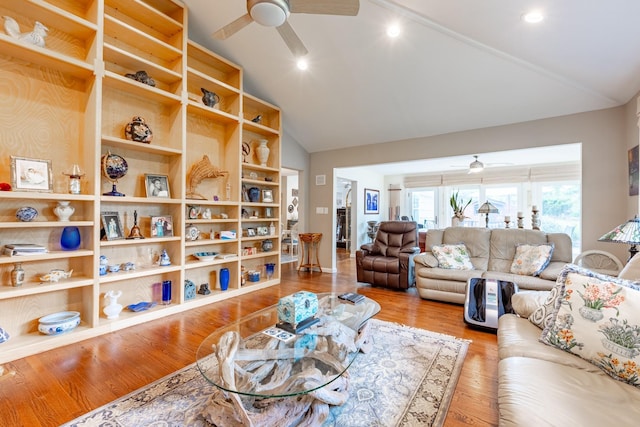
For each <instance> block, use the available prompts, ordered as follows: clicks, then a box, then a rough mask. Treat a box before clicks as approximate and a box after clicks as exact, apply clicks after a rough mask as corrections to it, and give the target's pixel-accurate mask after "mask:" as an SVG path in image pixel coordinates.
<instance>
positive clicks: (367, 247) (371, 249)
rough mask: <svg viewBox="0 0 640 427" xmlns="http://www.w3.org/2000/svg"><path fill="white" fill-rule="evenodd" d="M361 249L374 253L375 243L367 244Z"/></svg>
mask: <svg viewBox="0 0 640 427" xmlns="http://www.w3.org/2000/svg"><path fill="white" fill-rule="evenodd" d="M360 249H362V250H363V251H368V252H373V243H365V244H364V245H362V246H360Z"/></svg>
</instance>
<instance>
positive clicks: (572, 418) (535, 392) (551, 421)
mask: <svg viewBox="0 0 640 427" xmlns="http://www.w3.org/2000/svg"><path fill="white" fill-rule="evenodd" d="M636 258H638V259H637V260H635V259H634V260H635V264H636V265H630V264H627V266H626V267H625V269H624V270H623V271H622V272H621V273H620V276H619V278H623V279H627V280H637V279H638V278H640V274H638V273H639V271H638V270H640V257H636ZM574 267H576V266H567V269H572V268H574ZM563 274H564V273H563ZM589 274H590V273H589ZM594 277H596V279H591V278H590V279H588V280H595V281H597V280H604V281H607V280H609V279H606V278H604V279H603V276H599V275H594ZM570 280H571V281H573V282H577V280H575V273H574V276H573V277H571V279H570ZM585 280H586V279H585ZM614 280H615V279H614ZM561 281H562V278H561V279H560V280H559V281H558V282H561ZM567 283H569V281H567ZM637 285H638V282H634V283H633V284H632V286H636V289H639V288H640V287H638V286H637ZM567 286H569V285H567ZM572 286H573V285H572ZM557 289H558V288H557V287H556V289H554V291H552V292H546V293H544V292H539V291H532V292H526V291H525V292H520V293H518V294H517V296H514V297H513V304H514V309H515V310H516V313H517V314H505V315H503V316H501V317H500V319H499V321H498V332H497V334H498V356H499V360H500V361H499V363H498V406H499V425H500V426H503V427H527V426H532V427H534V426H535V427H538V426H580V427H591V426H594V427H596V426H597V427H602V426H634V425H638V422H639V420H640V405H639V403H640V388H639V387H638V386H634V385H632V384H627V383H626V382H624V381H621V380H619V379H618V378H612V376H609V375H608V374H607V373H606V372H605V369H606V367H605V368H601V367H599V366H598V363H599V362H600V360H602V359H605V358H607V357H609V358H611V357H613V358H615V359H617V360H618V363H617V364H618V365H619V366H618V367H620V368H622V367H624V370H625V371H627V374H625V375H624V376H628V377H633V376H636V378H637V375H638V372H639V371H640V368H638V366H640V354H639V353H640V352H638V351H636V352H635V356H631V359H628V358H626V357H625V356H620V354H624V353H619V352H616V351H615V350H610V349H611V347H604V348H603V349H601V348H598V347H597V346H598V345H599V344H600V343H601V342H604V341H605V339H604V337H603V334H601V333H599V332H600V331H601V330H602V328H603V327H604V326H606V324H607V323H608V322H611V320H609V318H613V319H616V321H621V320H622V319H626V320H628V321H629V324H634V325H636V324H637V322H638V321H640V316H639V315H638V313H637V307H638V305H639V304H640V296H639V295H640V291H638V290H625V292H623V293H622V294H621V295H624V304H630V305H629V306H625V305H623V304H622V303H621V304H620V305H619V306H618V307H617V308H619V311H617V312H616V309H614V308H609V309H606V308H605V309H603V310H604V311H606V314H605V315H604V317H603V319H601V320H600V321H597V322H593V321H592V319H589V321H585V320H582V319H580V314H578V313H579V311H580V310H579V309H580V308H581V306H582V301H581V298H574V299H573V301H572V300H571V298H569V299H568V300H567V299H566V298H565V297H564V296H563V295H566V294H563V293H562V292H561V293H560V294H559V295H560V296H561V298H560V300H561V301H562V304H560V305H563V304H564V307H565V308H564V310H565V311H561V312H560V313H561V314H562V313H564V312H566V310H569V309H571V310H572V314H573V316H574V321H575V324H573V325H572V326H571V324H570V326H569V329H568V333H566V334H565V333H564V331H563V336H570V337H572V338H573V337H575V340H576V341H577V342H580V345H576V346H573V347H571V348H570V349H568V350H567V349H564V350H563V349H559V348H556V347H554V346H552V345H547V344H544V343H543V342H541V341H540V339H541V336H542V335H543V329H541V327H540V326H542V325H539V326H536V324H535V323H536V319H538V320H539V319H541V318H542V317H541V316H539V315H538V316H536V315H534V316H531V318H532V320H529V316H530V314H531V313H534V312H535V313H536V314H539V312H540V306H541V305H544V302H547V303H548V302H549V300H547V301H545V298H544V296H545V295H544V294H553V293H554V292H555V291H556V290H557ZM581 289H583V287H582V286H578V285H576V289H574V290H575V291H578V292H574V293H573V297H575V293H579V291H580V290H581ZM526 300H529V302H527V303H522V301H526ZM543 301H544V302H543ZM566 302H570V303H571V304H565V303H566ZM634 302H635V305H631V304H634ZM558 306H559V305H556V307H558ZM536 310H537V311H536ZM543 311H544V310H543ZM559 315H560V314H559ZM559 315H558V316H559ZM545 318H546V320H545V321H543V322H542V323H543V325H549V324H554V323H557V318H558V317H557V316H556V317H555V318H554V317H553V316H550V317H549V316H546V317H545ZM554 319H555V320H554ZM580 322H582V326H579V324H580ZM585 325H587V326H586V329H585ZM589 325H591V326H589ZM590 334H591V337H592V338H589V336H590ZM627 356H628V354H627ZM589 359H590V360H591V362H590V361H588V360H589ZM634 370H635V373H633V371H634ZM631 381H633V378H632V379H631ZM636 384H637V380H636Z"/></svg>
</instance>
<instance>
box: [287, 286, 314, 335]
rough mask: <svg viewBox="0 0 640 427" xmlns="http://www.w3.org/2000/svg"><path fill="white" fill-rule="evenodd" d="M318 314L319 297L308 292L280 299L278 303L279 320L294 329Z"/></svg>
mask: <svg viewBox="0 0 640 427" xmlns="http://www.w3.org/2000/svg"><path fill="white" fill-rule="evenodd" d="M317 312H318V297H317V296H316V294H314V293H312V292H308V291H300V292H296V293H295V294H291V295H288V296H286V297H282V298H280V301H278V320H279V321H280V322H282V323H288V324H290V325H293V326H294V327H295V326H296V325H298V324H299V323H301V322H303V321H304V320H306V319H308V318H310V317H313V316H315V315H316V313H317Z"/></svg>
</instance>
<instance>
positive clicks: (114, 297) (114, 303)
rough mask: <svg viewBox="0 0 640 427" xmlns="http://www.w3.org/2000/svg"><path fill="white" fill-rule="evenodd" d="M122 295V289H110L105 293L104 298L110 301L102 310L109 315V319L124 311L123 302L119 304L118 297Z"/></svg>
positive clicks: (115, 317)
mask: <svg viewBox="0 0 640 427" xmlns="http://www.w3.org/2000/svg"><path fill="white" fill-rule="evenodd" d="M121 296H122V291H113V290H111V291H109V292H107V293H105V294H104V299H105V300H107V301H108V304H107V305H106V306H105V307H104V308H103V309H102V312H103V313H104V314H106V315H107V319H117V318H118V316H120V312H121V311H122V304H118V298H120V297H121Z"/></svg>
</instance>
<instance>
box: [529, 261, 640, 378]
mask: <svg viewBox="0 0 640 427" xmlns="http://www.w3.org/2000/svg"><path fill="white" fill-rule="evenodd" d="M598 276H599V277H598ZM562 277H563V280H562V281H563V283H564V290H563V291H562V295H561V296H560V298H559V301H560V304H559V308H558V309H557V314H556V317H555V321H554V322H553V323H552V324H551V325H549V326H547V327H545V329H544V331H543V332H542V335H541V341H542V342H544V343H546V344H549V345H551V346H554V347H556V348H559V349H561V350H564V351H566V352H570V353H573V354H575V355H577V356H579V357H581V358H583V359H585V360H587V361H589V362H591V363H593V364H594V365H596V366H598V367H599V368H601V369H602V370H603V371H604V372H605V373H607V374H608V375H610V376H612V377H613V378H615V379H618V380H620V381H624V382H627V383H628V384H631V385H635V386H637V387H640V357H639V356H640V291H639V290H637V289H633V288H632V287H631V286H629V282H627V281H624V280H621V279H617V278H614V277H610V276H602V275H594V274H585V273H584V272H582V271H572V270H571V269H569V272H568V274H566V275H564V274H563V275H562Z"/></svg>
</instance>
